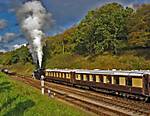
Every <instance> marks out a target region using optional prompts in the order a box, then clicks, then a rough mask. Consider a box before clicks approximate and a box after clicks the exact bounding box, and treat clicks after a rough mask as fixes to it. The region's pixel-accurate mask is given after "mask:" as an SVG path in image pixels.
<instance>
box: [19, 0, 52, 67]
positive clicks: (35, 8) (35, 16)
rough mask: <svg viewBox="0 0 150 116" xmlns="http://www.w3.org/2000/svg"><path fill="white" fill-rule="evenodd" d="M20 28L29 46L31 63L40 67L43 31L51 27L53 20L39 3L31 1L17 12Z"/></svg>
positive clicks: (34, 0)
mask: <svg viewBox="0 0 150 116" xmlns="http://www.w3.org/2000/svg"><path fill="white" fill-rule="evenodd" d="M17 17H18V19H19V21H20V26H21V28H22V31H23V33H24V35H25V36H26V38H28V42H29V44H30V52H31V54H32V57H33V61H34V62H35V63H37V64H39V67H40V68H41V67H42V57H43V51H42V48H43V42H42V39H43V38H44V36H45V34H44V31H45V29H48V28H47V27H51V24H52V23H53V20H52V18H51V14H50V13H48V12H47V11H46V9H45V8H44V7H43V5H42V3H41V2H40V1H36V0H32V1H28V2H26V3H25V4H23V5H22V6H21V7H20V8H19V9H18V10H17Z"/></svg>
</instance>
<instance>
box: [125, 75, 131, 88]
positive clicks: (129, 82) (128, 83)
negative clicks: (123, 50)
mask: <svg viewBox="0 0 150 116" xmlns="http://www.w3.org/2000/svg"><path fill="white" fill-rule="evenodd" d="M126 85H128V86H132V78H131V77H128V78H126Z"/></svg>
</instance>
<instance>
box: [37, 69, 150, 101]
mask: <svg viewBox="0 0 150 116" xmlns="http://www.w3.org/2000/svg"><path fill="white" fill-rule="evenodd" d="M41 75H44V76H45V80H46V81H52V82H57V83H62V84H64V83H65V84H68V85H72V86H80V87H86V88H89V89H94V90H98V91H101V92H105V93H109V94H114V95H118V96H122V97H127V98H132V99H138V100H145V101H146V102H150V71H147V70H146V71H144V70H143V71H117V70H97V69H96V70H83V69H76V70H68V69H46V70H43V69H40V70H38V71H36V72H35V76H36V78H37V79H40V77H41Z"/></svg>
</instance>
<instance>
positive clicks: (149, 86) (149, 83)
mask: <svg viewBox="0 0 150 116" xmlns="http://www.w3.org/2000/svg"><path fill="white" fill-rule="evenodd" d="M148 80H149V82H148V89H149V95H150V76H149V75H148Z"/></svg>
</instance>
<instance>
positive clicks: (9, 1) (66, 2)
mask: <svg viewBox="0 0 150 116" xmlns="http://www.w3.org/2000/svg"><path fill="white" fill-rule="evenodd" d="M26 1H28V0H0V52H3V51H9V50H12V49H15V47H16V46H19V45H21V44H24V43H27V39H26V38H25V37H24V35H23V33H22V32H21V29H20V26H19V23H18V20H17V17H16V9H18V8H19V7H20V6H21V5H22V4H24V3H25V2H26ZM40 1H41V2H42V4H43V5H44V7H45V8H46V9H47V11H48V12H50V13H51V14H52V18H53V20H54V24H53V26H52V27H51V28H50V29H49V30H47V32H46V34H47V36H52V35H55V34H57V33H61V32H63V31H64V30H65V29H67V28H70V27H71V26H73V25H75V24H77V23H79V22H80V20H81V19H82V18H83V17H84V16H85V15H86V13H87V12H88V11H89V10H91V9H94V8H96V7H100V6H102V5H103V4H106V3H110V2H118V3H120V4H122V5H124V6H132V5H133V4H143V3H150V0H40Z"/></svg>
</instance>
